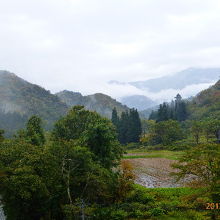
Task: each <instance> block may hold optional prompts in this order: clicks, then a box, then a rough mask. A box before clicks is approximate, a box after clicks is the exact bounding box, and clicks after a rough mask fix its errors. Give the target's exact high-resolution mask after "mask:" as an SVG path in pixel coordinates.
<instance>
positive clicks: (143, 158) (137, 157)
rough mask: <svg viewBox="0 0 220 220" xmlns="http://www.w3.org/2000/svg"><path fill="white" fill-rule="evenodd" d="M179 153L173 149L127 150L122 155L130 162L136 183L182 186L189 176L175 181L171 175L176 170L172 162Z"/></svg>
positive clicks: (151, 185) (156, 186) (162, 186)
mask: <svg viewBox="0 0 220 220" xmlns="http://www.w3.org/2000/svg"><path fill="white" fill-rule="evenodd" d="M181 154H182V152H173V151H150V152H146V151H142V152H140V151H129V152H128V153H127V154H126V155H124V160H127V161H129V162H130V163H131V164H132V166H133V168H134V173H135V176H136V180H135V182H136V183H137V184H140V185H142V186H145V187H147V188H173V187H183V186H185V184H186V183H187V182H188V181H189V178H186V179H185V180H183V181H179V182H176V180H175V177H174V176H172V175H171V173H175V172H177V170H176V169H174V168H172V164H173V163H175V162H176V161H175V159H177V158H178V156H180V155H181ZM169 158H170V159H169Z"/></svg>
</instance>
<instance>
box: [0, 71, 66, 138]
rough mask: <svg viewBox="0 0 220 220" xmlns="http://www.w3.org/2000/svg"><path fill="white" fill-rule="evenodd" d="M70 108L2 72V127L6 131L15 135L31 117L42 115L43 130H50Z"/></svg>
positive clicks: (0, 122)
mask: <svg viewBox="0 0 220 220" xmlns="http://www.w3.org/2000/svg"><path fill="white" fill-rule="evenodd" d="M67 109H68V107H67V105H66V104H64V103H63V102H61V101H60V100H59V98H58V97H56V96H54V95H52V94H51V93H50V92H49V91H47V90H45V89H43V88H42V87H40V86H38V85H34V84H31V83H29V82H27V81H25V80H23V79H21V78H19V77H18V76H16V75H15V74H13V73H10V72H7V71H0V126H1V128H2V129H5V130H6V132H8V133H10V134H12V133H14V131H15V130H17V129H19V128H22V127H24V124H25V123H26V121H27V118H28V117H30V116H31V115H39V116H40V117H41V118H42V119H43V124H44V127H45V128H47V129H50V128H51V127H52V125H53V123H54V121H56V120H57V119H58V118H59V117H60V116H62V115H64V114H65V113H66V112H67Z"/></svg>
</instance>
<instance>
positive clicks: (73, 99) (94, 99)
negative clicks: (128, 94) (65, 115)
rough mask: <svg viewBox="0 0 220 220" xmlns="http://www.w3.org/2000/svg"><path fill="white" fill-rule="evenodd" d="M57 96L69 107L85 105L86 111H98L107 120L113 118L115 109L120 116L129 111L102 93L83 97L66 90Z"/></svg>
mask: <svg viewBox="0 0 220 220" xmlns="http://www.w3.org/2000/svg"><path fill="white" fill-rule="evenodd" d="M56 95H57V96H58V97H59V98H60V99H61V100H62V101H63V102H64V103H66V104H67V105H68V106H69V107H72V106H75V105H83V106H85V108H86V109H88V110H90V111H96V112H98V113H99V114H100V115H102V116H105V117H107V118H111V114H112V110H113V109H114V108H116V110H117V112H118V113H119V114H121V113H122V112H125V111H128V110H129V108H128V107H127V106H125V105H122V104H121V103H120V102H118V101H116V100H115V99H112V98H111V97H110V96H107V95H105V94H102V93H96V94H94V95H88V96H83V95H81V94H80V93H77V92H71V91H67V90H64V91H62V92H59V93H57V94H56Z"/></svg>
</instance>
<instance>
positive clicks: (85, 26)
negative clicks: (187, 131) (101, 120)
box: [0, 0, 220, 99]
mask: <svg viewBox="0 0 220 220" xmlns="http://www.w3.org/2000/svg"><path fill="white" fill-rule="evenodd" d="M0 6H1V7H0V48H1V50H0V69H6V70H9V71H12V72H14V73H17V74H18V75H19V76H21V77H22V78H24V79H26V80H29V81H31V82H34V83H37V84H40V85H42V86H44V87H45V88H47V89H50V90H51V91H52V92H57V91H59V90H63V89H69V90H73V91H76V90H77V91H81V92H82V93H83V94H89V93H93V92H103V93H106V94H109V95H112V96H114V97H120V96H121V95H122V94H125V95H129V94H143V92H142V91H139V90H137V89H135V88H134V87H131V86H126V87H125V86H116V85H109V84H107V82H108V81H109V80H113V79H116V80H118V81H125V82H128V81H136V80H143V79H148V78H153V77H158V76H162V75H166V74H169V73H173V72H177V71H180V70H182V69H184V68H188V67H219V66H220V59H219V57H220V41H219V39H220V1H219V0H209V1H203V0H184V1H182V0H166V1H164V0H147V1H146V0H111V1H109V0H38V1H35V0H34V1H30V0H19V1H17V0H7V1H3V0H0ZM204 86H205V85H197V86H196V85H195V86H191V87H189V88H185V90H184V91H182V94H183V95H184V96H187V95H191V92H190V91H193V93H195V92H196V91H197V90H198V89H201V88H204ZM166 93H167V94H173V93H174V92H173V90H170V91H166ZM175 93H176V91H175ZM161 95H162V93H161V94H152V97H153V98H154V99H159V98H161ZM170 96H171V95H170Z"/></svg>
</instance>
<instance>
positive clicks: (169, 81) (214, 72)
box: [109, 68, 220, 93]
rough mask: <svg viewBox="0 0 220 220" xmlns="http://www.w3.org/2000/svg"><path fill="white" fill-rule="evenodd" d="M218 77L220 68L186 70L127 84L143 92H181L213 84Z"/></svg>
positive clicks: (114, 81) (120, 83) (113, 81)
mask: <svg viewBox="0 0 220 220" xmlns="http://www.w3.org/2000/svg"><path fill="white" fill-rule="evenodd" d="M219 77H220V68H188V69H185V70H183V71H180V72H177V73H174V74H171V75H167V76H163V77H158V78H153V79H148V80H143V81H135V82H128V84H129V85H132V86H134V87H136V88H138V89H140V90H143V91H149V92H152V93H157V92H160V91H162V90H168V89H177V90H181V89H183V88H185V87H187V86H190V85H195V84H203V83H214V82H216V81H217V80H218V79H219ZM109 83H110V84H118V85H124V84H126V83H123V82H118V81H116V80H112V81H110V82H109Z"/></svg>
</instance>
